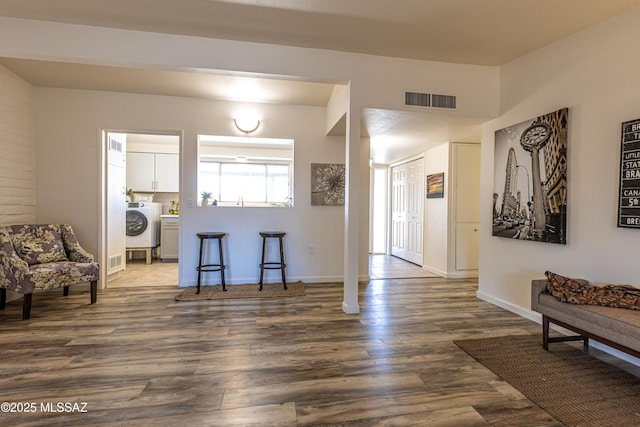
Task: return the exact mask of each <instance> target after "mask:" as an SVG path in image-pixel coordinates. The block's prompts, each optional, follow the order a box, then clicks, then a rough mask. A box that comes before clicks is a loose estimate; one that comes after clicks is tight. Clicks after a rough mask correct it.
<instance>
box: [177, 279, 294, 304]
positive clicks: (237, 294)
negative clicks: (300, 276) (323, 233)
mask: <svg viewBox="0 0 640 427" xmlns="http://www.w3.org/2000/svg"><path fill="white" fill-rule="evenodd" d="M259 288H260V285H259V284H257V283H252V284H244V285H227V291H226V292H223V291H222V286H221V285H215V286H201V287H200V293H199V294H196V287H195V286H190V287H188V288H185V290H184V291H182V292H180V293H179V294H178V295H176V301H200V300H211V299H229V298H278V297H299V296H304V284H303V283H302V282H293V283H287V288H288V289H287V290H285V289H284V287H283V286H282V283H265V284H264V286H263V287H262V291H259V290H258V289H259Z"/></svg>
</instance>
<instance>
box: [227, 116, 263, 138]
mask: <svg viewBox="0 0 640 427" xmlns="http://www.w3.org/2000/svg"><path fill="white" fill-rule="evenodd" d="M233 123H235V125H236V127H237V128H238V130H239V131H240V132H244V133H246V134H250V133H252V132H255V131H256V130H257V129H258V127H259V126H260V120H258V119H257V118H256V117H251V116H241V117H236V118H234V119H233Z"/></svg>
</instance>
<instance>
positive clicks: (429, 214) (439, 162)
mask: <svg viewBox="0 0 640 427" xmlns="http://www.w3.org/2000/svg"><path fill="white" fill-rule="evenodd" d="M424 159H425V161H424V176H425V177H426V176H427V175H431V174H434V173H440V172H444V197H443V198H441V199H426V198H425V203H424V230H425V241H424V256H423V258H424V261H423V266H422V268H423V269H425V270H428V271H431V272H433V273H436V274H438V275H441V276H443V277H447V272H448V261H447V254H448V236H449V235H448V231H447V230H448V227H449V208H448V206H449V179H450V175H449V173H450V170H449V144H442V145H439V146H437V147H435V148H432V149H431V150H428V151H426V152H425V156H424Z"/></svg>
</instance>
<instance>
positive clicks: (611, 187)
mask: <svg viewBox="0 0 640 427" xmlns="http://www.w3.org/2000/svg"><path fill="white" fill-rule="evenodd" d="M638 40H640V7H636V8H633V9H630V10H627V11H626V12H624V13H623V14H621V15H618V16H615V17H613V18H612V19H609V20H608V21H606V22H604V23H602V24H599V25H596V26H594V27H591V28H588V29H586V30H584V31H581V32H579V33H576V34H574V35H572V36H570V37H568V38H566V39H564V40H562V41H560V42H557V43H555V44H553V45H551V46H548V47H546V48H544V49H541V50H539V51H536V52H534V53H532V54H530V55H527V56H525V57H522V58H520V59H518V60H516V61H513V62H511V63H509V64H507V65H505V66H504V67H502V70H501V76H502V79H501V80H502V82H501V84H502V91H501V103H502V115H501V116H500V117H499V118H497V119H495V120H493V121H491V122H488V123H486V124H485V125H484V126H483V127H482V182H481V188H482V190H481V191H482V201H481V236H480V242H481V243H480V245H481V246H480V247H481V250H480V253H481V256H480V278H479V292H478V295H479V296H480V297H481V298H484V299H488V300H491V301H494V302H496V303H498V304H500V305H502V306H504V307H507V308H509V309H511V310H513V311H516V312H520V313H522V314H523V315H526V316H532V317H533V315H532V313H531V312H530V311H529V307H530V295H529V292H530V281H531V279H534V278H544V272H545V270H551V271H554V272H557V273H559V274H563V275H567V276H574V277H583V278H586V279H588V280H590V281H594V282H609V283H629V284H635V285H636V286H638V285H640V274H639V273H638V267H637V261H636V258H637V256H636V254H637V246H638V242H639V239H640V230H632V229H622V228H617V227H616V216H617V197H618V196H617V194H618V174H619V163H620V159H619V156H620V132H621V130H620V126H621V122H623V121H626V120H631V119H636V118H639V117H640V108H638V107H639V106H640V90H638V76H639V75H640V55H638V54H637V41H638ZM563 107H568V108H569V130H568V135H569V141H568V170H567V171H568V177H567V185H568V190H567V191H568V208H567V212H568V216H567V244H566V245H557V244H547V243H538V242H529V241H516V240H510V239H505V238H499V237H492V236H491V212H492V194H493V188H494V186H493V172H494V160H493V155H494V151H493V150H494V149H493V147H494V132H495V131H496V130H498V129H501V128H504V127H507V126H510V125H512V124H515V123H519V122H521V121H523V120H527V119H532V118H535V117H536V116H539V115H542V114H545V113H550V112H553V111H556V110H558V109H560V108H563ZM499 167H502V166H499Z"/></svg>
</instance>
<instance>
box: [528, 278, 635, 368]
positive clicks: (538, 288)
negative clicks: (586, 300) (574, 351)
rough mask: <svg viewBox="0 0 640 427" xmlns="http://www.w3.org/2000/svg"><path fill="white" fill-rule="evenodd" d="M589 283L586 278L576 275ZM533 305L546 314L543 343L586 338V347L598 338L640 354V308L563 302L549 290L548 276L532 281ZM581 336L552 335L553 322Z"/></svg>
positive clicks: (545, 344)
mask: <svg viewBox="0 0 640 427" xmlns="http://www.w3.org/2000/svg"><path fill="white" fill-rule="evenodd" d="M574 280H577V281H578V282H580V283H582V284H585V285H587V284H588V283H587V281H586V280H581V279H574ZM531 309H532V310H533V311H536V312H538V313H541V314H542V336H543V347H544V349H545V350H548V349H549V343H552V342H559V341H578V340H579V341H583V342H584V347H585V349H586V348H588V346H589V339H594V340H596V341H598V342H601V343H602V344H606V345H608V346H609V347H613V348H615V349H618V350H620V351H623V352H625V353H628V354H631V355H632V356H635V357H640V310H630V309H626V308H617V307H605V306H600V305H584V304H570V303H566V302H560V301H559V300H558V299H557V298H555V297H554V296H552V295H551V294H549V292H548V291H547V280H546V279H539V280H532V281H531ZM550 323H553V324H555V325H558V326H561V327H563V328H566V329H569V330H571V331H573V332H575V333H577V334H578V336H563V337H549V324H550Z"/></svg>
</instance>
